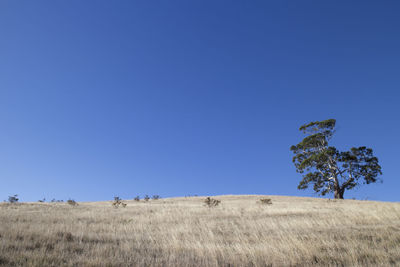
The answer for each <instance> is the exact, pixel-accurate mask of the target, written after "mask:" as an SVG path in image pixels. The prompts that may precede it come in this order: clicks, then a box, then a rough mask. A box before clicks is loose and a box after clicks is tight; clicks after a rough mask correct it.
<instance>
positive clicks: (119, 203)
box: [112, 197, 127, 208]
mask: <svg viewBox="0 0 400 267" xmlns="http://www.w3.org/2000/svg"><path fill="white" fill-rule="evenodd" d="M126 205H127V204H126V203H123V202H122V199H121V198H120V197H114V202H113V203H112V206H113V207H114V208H118V207H119V206H122V207H123V208H125V207H126Z"/></svg>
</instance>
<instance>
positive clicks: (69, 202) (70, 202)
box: [67, 199, 78, 206]
mask: <svg viewBox="0 0 400 267" xmlns="http://www.w3.org/2000/svg"><path fill="white" fill-rule="evenodd" d="M67 203H68V204H69V205H71V206H78V203H77V202H76V201H75V200H73V199H68V200H67Z"/></svg>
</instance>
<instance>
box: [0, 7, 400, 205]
mask: <svg viewBox="0 0 400 267" xmlns="http://www.w3.org/2000/svg"><path fill="white" fill-rule="evenodd" d="M399 14H400V2H399V1H215V0H213V1H204V0H201V1H147V0H146V1H127V0H124V1H122V0H121V1H99V0H96V1H94V0H92V1H89V0H87V1H50V0H48V1H39V0H36V1H12V0H8V1H5V0H3V1H0V37H1V39H0V200H3V199H7V197H8V196H9V195H12V194H19V195H20V197H21V200H23V201H36V200H38V199H41V198H43V197H46V198H47V199H52V198H56V199H64V200H65V199H68V198H73V199H75V200H77V201H92V200H107V199H112V198H113V196H120V197H121V198H127V199H129V198H133V197H135V196H136V195H141V196H143V195H144V194H149V195H152V194H159V195H161V196H162V197H168V196H185V195H189V194H190V195H194V194H198V195H219V194H272V195H298V196H315V194H314V193H313V192H312V191H299V190H297V184H298V182H299V180H300V178H301V177H300V175H299V174H297V173H296V172H295V168H294V166H293V164H292V162H291V158H292V154H291V151H290V150H289V148H290V146H291V145H292V144H296V143H298V142H299V141H300V140H301V138H302V135H301V133H300V132H299V131H298V128H299V126H300V125H301V124H304V123H306V122H309V121H314V120H323V119H328V118H335V119H337V124H338V128H337V134H336V136H335V138H334V139H333V140H332V144H333V145H336V146H337V147H338V148H339V149H348V148H350V147H351V146H360V145H366V146H369V147H371V148H373V149H374V152H375V154H376V156H378V158H379V159H380V163H381V165H382V168H383V172H384V175H383V176H382V179H383V180H384V182H383V183H382V184H374V185H369V186H366V187H361V188H359V189H358V190H356V191H354V192H349V191H348V192H346V193H345V197H347V198H351V197H356V198H359V199H365V198H367V197H368V198H369V199H376V200H385V201H399V200H400V197H399V196H400V194H399V188H400V179H399V163H400V160H399V159H400V156H399V151H400V145H399V136H400V133H399V131H400V119H399V115H400V107H399V103H400V101H399V100H400V92H399V91H400V87H399V86H400V17H399Z"/></svg>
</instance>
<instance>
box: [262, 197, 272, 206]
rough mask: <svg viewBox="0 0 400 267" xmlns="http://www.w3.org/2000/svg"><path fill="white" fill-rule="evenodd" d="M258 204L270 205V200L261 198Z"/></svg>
mask: <svg viewBox="0 0 400 267" xmlns="http://www.w3.org/2000/svg"><path fill="white" fill-rule="evenodd" d="M260 203H261V204H263V205H272V199H270V198H261V199H260Z"/></svg>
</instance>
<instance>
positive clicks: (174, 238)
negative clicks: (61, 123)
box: [0, 196, 400, 266]
mask: <svg viewBox="0 0 400 267" xmlns="http://www.w3.org/2000/svg"><path fill="white" fill-rule="evenodd" d="M265 197H268V198H272V202H273V204H272V205H262V204H258V203H257V200H259V199H260V198H265ZM215 198H216V199H219V200H221V201H222V202H221V204H220V205H219V206H218V207H215V208H207V207H205V206H204V203H203V200H204V197H190V198H173V199H172V198H171V199H161V200H157V201H149V202H147V203H145V202H139V203H138V202H135V201H125V202H126V203H127V204H128V206H127V207H126V208H118V209H116V208H113V207H112V206H111V202H96V203H79V206H76V207H72V206H69V205H68V204H66V203H23V204H16V205H12V204H6V203H3V204H0V265H4V266H309V265H317V266H338V265H339V266H342V265H343V266H389V265H397V266H399V265H400V203H384V202H372V201H355V200H343V201H329V200H327V199H314V198H298V197H282V196H218V197H215Z"/></svg>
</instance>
